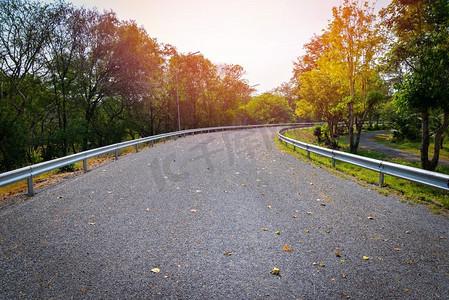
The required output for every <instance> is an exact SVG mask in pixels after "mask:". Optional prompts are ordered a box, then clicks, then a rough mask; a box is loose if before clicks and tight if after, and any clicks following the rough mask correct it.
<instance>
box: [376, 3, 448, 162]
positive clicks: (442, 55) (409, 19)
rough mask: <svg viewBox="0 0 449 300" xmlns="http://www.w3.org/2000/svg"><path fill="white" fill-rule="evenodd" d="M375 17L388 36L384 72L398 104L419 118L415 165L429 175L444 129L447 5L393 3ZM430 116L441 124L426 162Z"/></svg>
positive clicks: (445, 110) (430, 123)
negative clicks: (418, 157)
mask: <svg viewBox="0 0 449 300" xmlns="http://www.w3.org/2000/svg"><path fill="white" fill-rule="evenodd" d="M381 14H382V17H383V23H384V26H385V27H386V28H387V29H388V30H390V31H391V32H392V33H393V34H394V39H392V42H391V43H390V45H389V47H390V50H389V53H388V55H387V56H386V58H385V61H386V63H385V65H386V66H385V69H386V71H387V72H389V73H390V74H391V75H393V76H395V77H396V78H397V79H396V85H395V88H396V89H397V93H396V97H397V99H398V101H399V102H400V103H401V104H402V105H403V106H405V107H407V108H409V109H411V110H414V111H415V112H417V113H419V115H420V117H421V132H422V136H421V138H422V142H421V166H422V167H423V168H424V169H427V170H434V169H435V168H436V166H437V164H438V159H439V152H440V147H441V144H442V139H443V136H444V132H445V131H446V129H447V128H448V126H449V102H448V101H447V95H448V94H449V2H447V1H446V0H414V1H407V2H404V1H400V0H393V1H392V2H391V4H390V5H389V6H388V7H387V8H385V9H384V10H383V11H382V12H381ZM432 114H438V115H440V114H441V119H440V120H441V121H440V122H439V123H440V125H439V126H437V128H436V130H435V131H434V134H433V136H434V140H435V143H434V156H433V158H432V159H429V145H430V138H431V136H432V132H431V128H432V120H431V115H432ZM433 124H435V123H433Z"/></svg>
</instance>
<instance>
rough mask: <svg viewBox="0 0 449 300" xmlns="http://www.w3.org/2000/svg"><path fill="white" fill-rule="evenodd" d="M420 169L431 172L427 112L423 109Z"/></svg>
mask: <svg viewBox="0 0 449 300" xmlns="http://www.w3.org/2000/svg"><path fill="white" fill-rule="evenodd" d="M421 135H422V140H421V148H420V149H419V150H420V151H421V167H422V168H423V169H424V170H432V169H431V165H430V161H429V144H430V130H429V111H428V110H427V109H423V110H422V111H421Z"/></svg>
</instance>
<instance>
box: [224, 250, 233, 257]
mask: <svg viewBox="0 0 449 300" xmlns="http://www.w3.org/2000/svg"><path fill="white" fill-rule="evenodd" d="M223 255H227V256H230V255H232V251H228V252H225V253H223Z"/></svg>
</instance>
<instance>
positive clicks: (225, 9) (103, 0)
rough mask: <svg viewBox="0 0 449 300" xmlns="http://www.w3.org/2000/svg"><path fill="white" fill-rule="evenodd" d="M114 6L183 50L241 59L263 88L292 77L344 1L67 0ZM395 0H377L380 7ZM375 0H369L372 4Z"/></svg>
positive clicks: (227, 59)
mask: <svg viewBox="0 0 449 300" xmlns="http://www.w3.org/2000/svg"><path fill="white" fill-rule="evenodd" d="M67 1H69V2H72V3H73V4H74V5H75V6H77V7H81V6H85V7H89V8H91V7H97V8H98V9H99V10H100V11H102V10H111V9H112V10H113V11H114V12H116V13H117V16H118V18H119V19H121V20H135V21H136V22H137V24H138V25H139V26H143V27H144V28H145V29H146V30H147V32H148V34H149V35H150V36H151V37H152V38H156V39H157V40H158V41H159V42H161V43H166V44H171V45H173V46H175V47H176V48H177V49H178V51H179V52H181V53H188V52H196V51H201V53H202V54H203V55H204V56H205V57H206V58H208V59H210V60H211V61H212V62H213V63H215V64H220V63H227V64H239V65H241V66H242V67H243V68H244V69H245V71H246V76H245V78H246V79H248V81H249V84H250V85H256V84H259V86H257V87H255V88H256V89H257V90H258V92H259V93H262V92H265V91H268V90H271V89H273V88H275V87H278V86H279V85H280V84H281V83H283V82H286V81H289V80H290V78H291V76H292V68H293V61H294V60H296V58H297V57H298V56H301V55H302V54H304V49H303V45H304V44H305V43H307V42H309V41H310V39H311V37H312V36H313V34H314V33H316V34H320V33H321V31H322V29H324V28H325V27H326V26H327V23H328V20H329V19H331V16H332V7H333V6H339V5H340V4H341V3H342V2H343V0H222V1H214V0H209V1H208V0H72V1H70V0H67ZM390 1H391V0H377V2H376V3H375V8H376V11H377V10H379V9H380V8H382V7H385V6H387V5H388V4H389V3H390ZM373 2H374V0H371V3H373Z"/></svg>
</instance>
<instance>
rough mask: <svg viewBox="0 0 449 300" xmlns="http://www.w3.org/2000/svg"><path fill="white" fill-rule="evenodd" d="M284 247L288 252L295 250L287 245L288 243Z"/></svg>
mask: <svg viewBox="0 0 449 300" xmlns="http://www.w3.org/2000/svg"><path fill="white" fill-rule="evenodd" d="M283 249H284V251H286V252H293V250H292V249H291V248H290V247H289V246H287V245H285V246H284V248H283Z"/></svg>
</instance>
